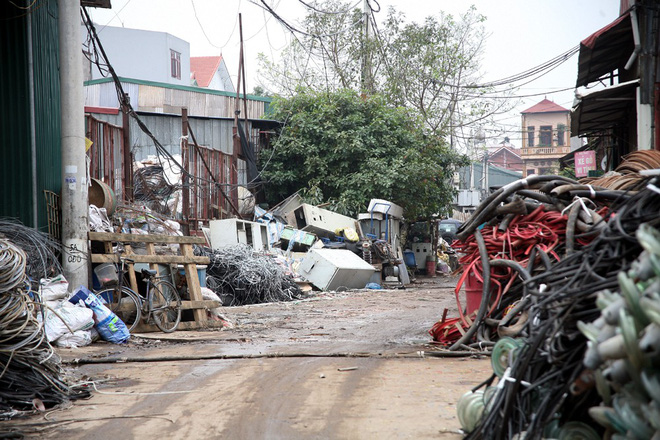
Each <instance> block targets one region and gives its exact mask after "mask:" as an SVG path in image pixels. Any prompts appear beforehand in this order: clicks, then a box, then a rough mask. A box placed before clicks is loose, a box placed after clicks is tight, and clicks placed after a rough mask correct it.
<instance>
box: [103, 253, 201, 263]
mask: <svg viewBox="0 0 660 440" xmlns="http://www.w3.org/2000/svg"><path fill="white" fill-rule="evenodd" d="M126 257H129V258H130V259H131V260H133V261H134V262H135V263H156V264H209V263H210V262H211V260H210V259H209V257H200V256H195V255H190V256H181V255H130V256H129V255H126ZM92 263H119V256H118V255H114V254H92Z"/></svg>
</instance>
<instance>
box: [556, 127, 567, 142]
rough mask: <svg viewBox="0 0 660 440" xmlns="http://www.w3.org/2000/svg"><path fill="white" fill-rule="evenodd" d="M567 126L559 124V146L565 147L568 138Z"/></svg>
mask: <svg viewBox="0 0 660 440" xmlns="http://www.w3.org/2000/svg"><path fill="white" fill-rule="evenodd" d="M565 133H566V126H565V125H564V124H557V145H559V146H560V147H563V146H564V144H565V139H564V138H565V137H566V134H565Z"/></svg>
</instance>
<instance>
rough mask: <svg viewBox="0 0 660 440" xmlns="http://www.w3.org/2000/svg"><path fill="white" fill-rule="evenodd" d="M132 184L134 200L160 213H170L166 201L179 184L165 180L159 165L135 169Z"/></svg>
mask: <svg viewBox="0 0 660 440" xmlns="http://www.w3.org/2000/svg"><path fill="white" fill-rule="evenodd" d="M133 185H134V188H133V198H134V200H135V201H138V202H142V203H146V204H148V206H149V208H150V209H152V210H154V211H156V212H158V213H160V214H170V208H169V206H168V205H167V201H168V200H169V199H170V197H172V194H174V193H175V192H176V191H177V190H179V189H180V185H172V184H171V183H170V182H169V181H168V180H167V178H166V177H165V175H164V171H163V167H162V166H160V165H152V166H146V167H143V168H138V169H136V170H135V172H134V173H133ZM175 209H176V207H175Z"/></svg>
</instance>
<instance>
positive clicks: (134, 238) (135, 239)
mask: <svg viewBox="0 0 660 440" xmlns="http://www.w3.org/2000/svg"><path fill="white" fill-rule="evenodd" d="M88 234H89V239H90V240H98V241H121V242H125V243H168V244H170V243H174V244H206V240H205V239H204V237H189V236H178V235H157V234H149V235H142V234H115V233H111V232H93V231H90V232H89V233H88Z"/></svg>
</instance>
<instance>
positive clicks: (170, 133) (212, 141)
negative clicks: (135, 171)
mask: <svg viewBox="0 0 660 440" xmlns="http://www.w3.org/2000/svg"><path fill="white" fill-rule="evenodd" d="M139 116H140V119H141V120H142V122H144V124H145V125H146V126H147V127H148V128H149V130H150V131H151V133H153V135H154V136H155V137H156V139H158V141H159V142H160V143H161V144H162V145H163V146H164V147H165V148H166V149H167V151H169V152H170V153H172V154H181V116H175V115H159V114H145V113H140V114H139ZM94 117H96V118H98V119H101V120H103V121H108V122H110V123H112V124H115V125H122V116H121V113H120V114H118V115H107V114H96V113H95V114H94ZM189 121H190V126H191V127H192V131H193V133H194V134H195V139H197V142H198V143H199V145H202V146H205V147H210V148H213V149H214V150H220V151H222V152H223V153H226V154H231V153H232V151H233V145H234V141H233V135H232V133H233V132H232V128H233V126H234V121H233V119H232V120H230V119H211V118H190V119H189ZM129 129H130V131H129V138H130V148H131V151H132V152H133V153H134V154H135V159H136V160H142V159H146V158H147V156H149V155H154V154H156V147H155V146H154V142H153V141H152V140H151V138H149V137H148V136H147V135H146V134H144V133H143V132H142V130H140V127H138V125H137V123H136V122H135V120H133V118H130V127H129ZM190 143H192V137H191V138H190Z"/></svg>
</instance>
